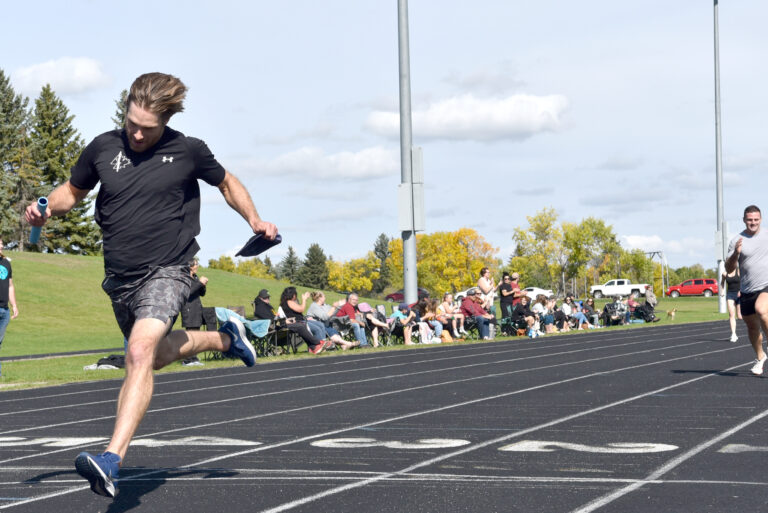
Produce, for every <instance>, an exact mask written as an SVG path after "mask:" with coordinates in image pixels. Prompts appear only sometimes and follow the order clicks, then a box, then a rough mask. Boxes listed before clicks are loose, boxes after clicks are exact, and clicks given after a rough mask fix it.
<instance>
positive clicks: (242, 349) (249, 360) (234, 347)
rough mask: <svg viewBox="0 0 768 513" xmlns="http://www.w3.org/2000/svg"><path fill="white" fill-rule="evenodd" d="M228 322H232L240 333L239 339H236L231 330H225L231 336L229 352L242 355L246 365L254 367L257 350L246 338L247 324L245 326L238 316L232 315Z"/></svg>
mask: <svg viewBox="0 0 768 513" xmlns="http://www.w3.org/2000/svg"><path fill="white" fill-rule="evenodd" d="M227 322H231V323H232V324H233V325H234V326H235V328H236V329H237V335H238V341H236V340H235V337H234V336H233V334H232V333H230V332H229V330H226V331H225V333H226V334H227V335H229V338H230V346H229V351H227V353H229V354H233V355H235V356H238V357H240V359H241V360H243V363H244V364H245V365H246V367H253V366H254V365H256V350H255V349H254V348H253V346H252V345H251V343H250V342H248V339H247V338H246V334H245V326H243V323H242V322H240V319H238V318H236V317H230V318H229V321H227ZM238 342H239V344H238ZM246 351H247V352H246Z"/></svg>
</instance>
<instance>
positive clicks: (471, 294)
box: [461, 288, 496, 340]
mask: <svg viewBox="0 0 768 513" xmlns="http://www.w3.org/2000/svg"><path fill="white" fill-rule="evenodd" d="M461 313H463V314H464V317H466V318H469V317H471V318H473V319H475V322H476V323H477V329H478V330H479V331H480V338H482V339H483V340H490V339H491V327H490V326H491V319H493V321H495V320H496V317H495V316H493V315H491V314H489V313H488V312H486V311H485V310H483V308H482V307H481V306H480V304H479V301H478V298H477V289H475V288H472V289H469V290H468V291H467V296H466V297H465V298H464V299H463V300H462V301H461Z"/></svg>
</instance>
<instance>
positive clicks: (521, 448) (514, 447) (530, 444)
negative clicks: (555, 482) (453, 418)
mask: <svg viewBox="0 0 768 513" xmlns="http://www.w3.org/2000/svg"><path fill="white" fill-rule="evenodd" d="M677 448H678V447H677V446H676V445H668V444H652V443H633V442H615V443H609V444H606V445H605V446H597V445H583V444H572V443H567V442H543V441H537V440H521V441H520V442H515V443H513V444H509V445H505V446H503V447H499V450H500V451H508V452H554V451H556V450H557V449H568V450H569V451H578V452H595V453H604V454H643V453H648V452H664V451H674V450H675V449H677Z"/></svg>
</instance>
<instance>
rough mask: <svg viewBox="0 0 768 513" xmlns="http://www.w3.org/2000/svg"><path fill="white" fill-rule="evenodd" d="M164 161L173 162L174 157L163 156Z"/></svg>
mask: <svg viewBox="0 0 768 513" xmlns="http://www.w3.org/2000/svg"><path fill="white" fill-rule="evenodd" d="M163 162H173V157H163Z"/></svg>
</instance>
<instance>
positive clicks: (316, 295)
mask: <svg viewBox="0 0 768 513" xmlns="http://www.w3.org/2000/svg"><path fill="white" fill-rule="evenodd" d="M324 295H325V294H323V293H322V292H320V291H316V292H312V293H311V294H310V295H309V297H311V298H312V301H317V300H318V299H320V296H324Z"/></svg>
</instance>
